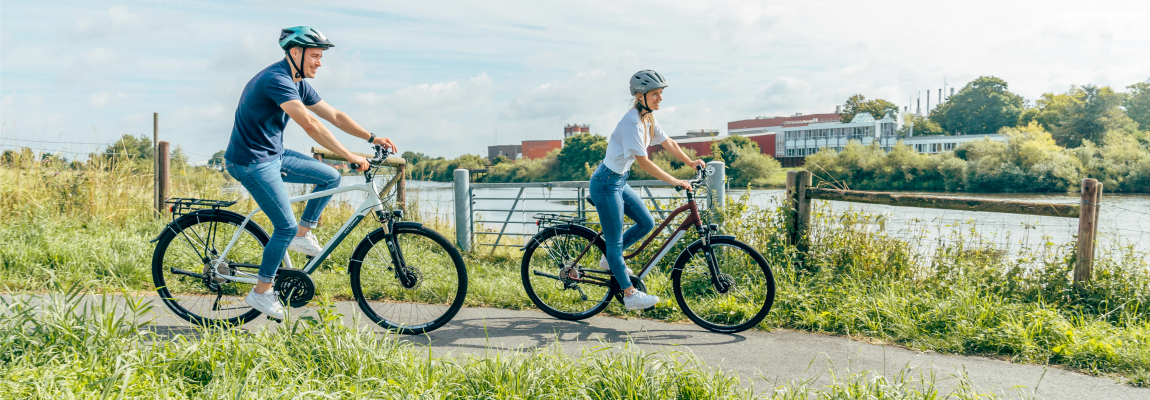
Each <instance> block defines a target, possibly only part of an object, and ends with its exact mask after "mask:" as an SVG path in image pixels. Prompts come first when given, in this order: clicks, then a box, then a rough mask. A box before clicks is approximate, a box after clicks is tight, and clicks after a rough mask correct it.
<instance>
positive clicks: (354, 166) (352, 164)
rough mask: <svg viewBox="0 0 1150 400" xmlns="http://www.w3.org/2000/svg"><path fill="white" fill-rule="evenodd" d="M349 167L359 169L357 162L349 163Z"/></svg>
mask: <svg viewBox="0 0 1150 400" xmlns="http://www.w3.org/2000/svg"><path fill="white" fill-rule="evenodd" d="M351 169H352V170H354V171H359V164H357V163H351Z"/></svg>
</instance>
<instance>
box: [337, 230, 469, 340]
mask: <svg viewBox="0 0 1150 400" xmlns="http://www.w3.org/2000/svg"><path fill="white" fill-rule="evenodd" d="M386 239H387V235H386V234H385V233H384V232H383V230H382V229H377V230H375V231H374V232H372V233H370V234H368V235H367V237H365V238H363V241H361V242H360V243H359V246H358V247H356V249H355V252H353V253H352V256H351V262H350V263H349V264H348V273H349V274H350V275H351V291H352V294H354V295H355V301H356V303H358V304H359V308H360V309H361V310H363V313H364V314H365V315H367V317H368V318H369V319H371V320H372V322H375V323H376V324H377V325H379V326H381V327H384V328H387V329H389V330H392V331H396V332H399V333H403V334H409V335H410V334H420V333H425V332H430V331H433V330H435V329H438V328H439V327H441V326H443V325H444V324H446V323H447V322H448V321H451V318H454V317H455V314H456V313H458V312H459V309H460V308H461V307H463V300H464V298H465V297H466V296H467V268H466V266H465V265H464V264H463V256H462V255H460V254H459V250H456V249H455V246H453V245H452V244H451V242H448V241H447V239H446V238H444V237H443V236H442V235H440V234H439V233H437V232H435V231H434V230H431V229H430V228H425V227H423V226H416V225H414V224H396V225H395V240H396V244H397V246H398V247H399V249H400V250H401V254H402V257H403V259H404V261H405V265H404V266H403V268H402V269H401V272H400V273H402V274H403V276H402V277H401V276H400V275H399V273H397V272H396V263H395V262H394V261H393V259H392V255H391V252H389V251H388V246H387V242H386Z"/></svg>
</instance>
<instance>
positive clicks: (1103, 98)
mask: <svg viewBox="0 0 1150 400" xmlns="http://www.w3.org/2000/svg"><path fill="white" fill-rule="evenodd" d="M1066 94H1067V95H1068V96H1069V97H1070V102H1069V104H1067V106H1066V109H1065V112H1064V113H1063V114H1062V116H1061V118H1059V121H1058V122H1059V123H1058V126H1057V127H1055V128H1054V131H1053V134H1054V140H1055V141H1056V142H1058V144H1059V145H1061V146H1064V147H1078V146H1081V145H1082V143H1083V142H1084V141H1087V140H1089V141H1091V142H1093V143H1101V142H1102V139H1103V138H1104V137H1105V136H1106V132H1108V131H1112V130H1120V131H1136V130H1137V124H1136V123H1135V122H1134V121H1133V120H1131V119H1130V117H1128V116H1126V113H1125V112H1123V111H1122V109H1121V108H1120V107H1121V105H1122V102H1123V100H1124V98H1125V97H1126V96H1125V95H1124V94H1122V93H1117V92H1115V91H1114V90H1113V89H1111V88H1110V87H1109V86H1103V87H1097V86H1094V85H1085V86H1082V87H1075V86H1071V87H1070V91H1069V92H1067V93H1066Z"/></svg>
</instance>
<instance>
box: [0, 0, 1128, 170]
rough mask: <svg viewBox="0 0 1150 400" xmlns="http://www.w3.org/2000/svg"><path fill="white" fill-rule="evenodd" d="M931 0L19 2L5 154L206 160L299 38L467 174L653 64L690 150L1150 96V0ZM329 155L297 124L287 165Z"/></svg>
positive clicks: (10, 6) (6, 75)
mask: <svg viewBox="0 0 1150 400" xmlns="http://www.w3.org/2000/svg"><path fill="white" fill-rule="evenodd" d="M931 3H933V2H913V1H881V0H877V1H869V2H857V1H802V2H800V1H793V2H782V1H771V2H762V1H758V2H751V1H659V2H655V1H618V0H615V1H585V2H578V1H567V2H547V1H524V2H512V1H435V2H411V1H407V2H388V1H346V2H345V1H327V2H322V3H321V2H297V1H286V0H281V1H247V2H233V1H184V0H173V1H54V0H41V1H12V0H7V1H3V2H2V3H0V10H2V12H0V122H2V123H3V132H2V133H0V138H2V139H0V144H2V145H4V148H10V146H11V145H15V144H20V145H30V146H32V147H39V148H46V149H51V150H64V151H72V152H88V151H92V150H93V149H95V148H96V147H98V144H99V143H107V142H110V141H113V140H115V139H116V138H118V137H119V136H120V135H121V134H133V135H141V134H143V135H148V136H151V130H152V128H151V126H152V125H151V124H152V121H151V115H152V112H159V113H160V135H161V140H167V141H170V142H172V143H173V145H181V146H183V148H184V149H185V150H186V151H188V152H189V153H190V154H191V158H192V160H194V161H197V160H203V159H206V156H207V155H210V154H212V153H214V152H215V151H217V150H222V149H224V148H225V147H226V146H227V141H228V137H229V135H230V133H231V126H232V117H233V115H234V112H235V106H236V103H237V100H238V98H239V94H240V91H241V90H242V89H243V85H244V84H245V83H246V82H247V81H248V80H249V79H250V78H251V77H252V76H253V75H255V74H256V73H257V72H259V71H260V70H261V69H263V68H264V67H266V66H267V65H270V64H272V63H274V62H276V61H278V60H279V59H280V58H281V57H282V54H283V53H282V51H280V50H279V48H278V46H277V45H276V38H277V37H278V33H279V29H280V28H283V27H288V26H295V25H311V26H314V27H316V28H317V29H319V30H321V31H323V33H324V34H325V35H326V36H327V37H328V38H329V39H330V40H331V41H332V42H334V43H335V44H336V48H335V49H333V50H331V51H329V52H327V53H325V56H324V66H323V67H322V68H320V71H319V75H318V77H317V78H316V79H314V80H313V81H312V84H313V86H314V87H315V88H316V90H317V91H318V92H319V93H320V95H321V96H322V97H323V98H324V99H325V100H326V101H327V102H328V103H330V104H332V105H333V106H335V107H337V108H339V109H341V110H344V111H346V112H347V113H348V114H349V115H351V116H352V117H353V118H354V119H356V120H357V121H359V122H360V124H361V125H363V126H364V127H366V128H367V129H368V130H371V131H373V132H376V133H377V134H380V135H387V136H390V137H392V138H393V139H394V140H395V141H396V142H397V144H398V145H399V146H400V148H401V150H415V151H420V152H424V153H428V154H431V155H442V156H448V157H454V156H458V155H460V154H463V153H472V154H482V153H485V151H486V146H488V145H491V144H495V143H496V137H495V131H496V130H498V142H499V143H515V142H518V141H520V140H526V139H557V138H560V137H561V136H562V128H563V125H564V124H567V123H586V124H590V125H591V130H592V131H593V132H596V133H600V134H609V133H610V131H611V130H612V129H613V128H614V126H615V124H616V122H617V121H618V119H619V118H620V117H621V116H622V115H623V113H624V112H625V111H626V107H627V99H628V93H627V86H626V82H627V79H628V77H629V74H631V73H632V72H634V71H637V70H640V69H646V68H650V69H655V70H657V71H659V72H660V73H662V74H663V75H664V76H666V77H667V78H668V79H669V81H670V83H671V87H670V88H669V89H668V90H667V92H666V93H665V100H664V103H663V109H662V110H661V111H660V112H659V113H658V114H657V116H658V118H659V120H660V123H661V124H662V125H663V127H664V128H665V129H666V130H667V131H668V132H669V133H671V134H678V133H682V132H683V131H685V130H688V129H701V128H706V129H719V130H721V131H725V130H726V123H727V122H728V121H732V120H738V119H746V118H753V117H755V116H757V115H767V116H773V115H784V114H785V115H791V114H794V113H796V112H801V113H805V114H809V113H817V112H832V111H833V110H834V106H835V105H836V104H841V103H842V102H843V101H844V100H845V99H846V98H847V97H849V96H850V95H851V94H854V93H862V94H864V95H866V96H867V97H868V98H875V97H877V98H885V99H887V100H890V101H893V102H895V103H896V104H899V105H900V106H902V105H907V104H908V102H909V101H910V100H908V99H909V98H911V97H915V96H917V95H918V93H920V92H922V91H925V90H928V89H930V90H932V91H933V93H934V95H932V104H933V103H935V102H936V99H935V98H934V97H937V90H938V89H939V88H941V87H942V84H943V80H944V79H946V81H947V82H948V83H949V84H950V85H952V86H953V85H958V86H959V87H961V85H963V84H965V83H966V82H968V81H969V80H971V79H973V78H976V77H978V76H981V75H994V76H998V77H1001V78H1003V79H1005V80H1006V81H1007V82H1008V83H1009V84H1010V88H1011V90H1013V91H1015V92H1016V93H1019V94H1021V95H1023V96H1024V97H1026V98H1028V99H1034V98H1036V97H1038V96H1039V95H1041V94H1042V93H1043V92H1049V91H1058V92H1062V91H1065V90H1066V89H1068V88H1069V87H1070V85H1072V84H1079V85H1081V84H1088V83H1093V84H1098V85H1112V86H1115V88H1124V87H1125V86H1126V85H1129V84H1132V83H1134V82H1138V81H1142V80H1146V79H1147V78H1150V56H1147V53H1146V49H1148V48H1150V24H1146V23H1145V22H1144V16H1145V15H1150V5H1148V4H1147V2H1135V1H1127V2H1122V1H1095V2H1081V1H1042V2H1012V1H981V0H979V1H964V2H946V3H938V4H931ZM336 135H337V138H339V139H340V140H341V141H343V142H344V143H345V144H347V145H348V146H349V148H351V149H353V150H360V151H366V149H367V145H366V143H363V142H362V141H360V140H358V139H353V138H351V137H350V136H346V135H344V134H342V133H340V132H338V131H337V132H336ZM30 140H37V141H40V142H29V141H30ZM46 142H59V143H46ZM313 145H314V142H313V141H312V140H311V139H310V138H308V137H307V135H306V134H305V133H303V131H302V130H301V129H299V127H298V126H296V125H294V124H289V129H288V131H287V133H286V136H285V146H286V147H289V148H293V149H297V150H301V151H307V149H309V148H310V147H311V146H313Z"/></svg>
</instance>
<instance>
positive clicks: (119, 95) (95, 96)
mask: <svg viewBox="0 0 1150 400" xmlns="http://www.w3.org/2000/svg"><path fill="white" fill-rule="evenodd" d="M130 97H131V94H129V93H124V92H116V93H112V92H97V93H92V95H91V96H88V106H89V107H92V108H93V109H96V110H99V109H102V108H105V107H107V106H108V105H109V104H111V103H112V101H113V100H124V99H127V98H130Z"/></svg>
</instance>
